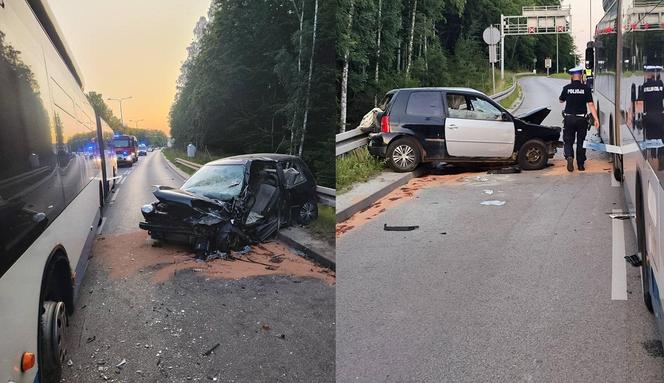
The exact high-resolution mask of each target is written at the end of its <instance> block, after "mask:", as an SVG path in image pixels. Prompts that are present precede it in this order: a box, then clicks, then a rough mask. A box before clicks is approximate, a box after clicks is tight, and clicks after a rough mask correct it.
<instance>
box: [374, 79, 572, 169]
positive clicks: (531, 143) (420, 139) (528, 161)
mask: <svg viewBox="0 0 664 383" xmlns="http://www.w3.org/2000/svg"><path fill="white" fill-rule="evenodd" d="M381 109H382V110H383V112H382V113H377V115H376V121H380V128H379V129H380V130H379V131H378V128H376V131H375V132H374V133H371V134H369V152H370V153H371V154H373V155H374V156H377V157H380V158H385V159H386V161H387V164H388V165H389V166H390V167H391V168H392V169H393V170H395V171H397V172H409V171H412V170H414V169H415V168H416V167H417V166H418V165H419V164H420V163H423V162H431V161H443V162H446V163H464V164H468V163H485V164H486V163H518V164H519V166H520V167H521V168H522V169H524V170H536V169H542V168H544V167H546V166H547V163H548V159H549V158H552V157H553V156H554V154H555V152H556V148H558V147H562V142H560V141H559V140H560V132H561V129H560V128H559V127H551V126H545V125H541V124H542V122H543V121H544V119H545V118H546V116H547V115H548V114H549V113H550V112H551V110H550V109H549V108H545V107H544V108H538V109H535V110H533V111H531V112H529V113H526V114H524V115H520V116H513V115H512V114H511V113H510V112H508V111H507V110H505V109H504V108H503V107H502V106H500V105H499V104H498V103H496V102H495V101H494V100H492V99H491V98H490V97H488V96H487V95H485V94H484V93H482V92H479V91H476V90H474V89H469V88H409V89H395V90H392V91H390V92H388V93H387V95H386V96H385V98H384V99H383V102H382V103H381Z"/></svg>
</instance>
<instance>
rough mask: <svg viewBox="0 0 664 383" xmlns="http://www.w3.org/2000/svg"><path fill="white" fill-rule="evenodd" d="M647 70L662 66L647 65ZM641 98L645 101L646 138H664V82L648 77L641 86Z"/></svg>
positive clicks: (644, 124)
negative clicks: (663, 117)
mask: <svg viewBox="0 0 664 383" xmlns="http://www.w3.org/2000/svg"><path fill="white" fill-rule="evenodd" d="M644 69H645V70H646V72H657V71H660V70H661V69H662V67H661V66H646V67H644ZM639 90H640V95H639V100H641V101H643V127H644V129H645V138H646V139H658V138H664V134H663V133H664V132H663V131H662V130H663V126H662V125H663V119H662V112H663V111H664V83H663V82H662V80H659V79H648V80H646V81H645V82H644V83H643V85H642V86H641V87H640V89H639Z"/></svg>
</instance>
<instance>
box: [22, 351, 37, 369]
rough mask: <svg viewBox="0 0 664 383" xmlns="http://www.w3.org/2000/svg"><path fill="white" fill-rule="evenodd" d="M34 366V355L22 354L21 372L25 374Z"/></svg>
mask: <svg viewBox="0 0 664 383" xmlns="http://www.w3.org/2000/svg"><path fill="white" fill-rule="evenodd" d="M34 366H35V354H33V353H31V352H24V353H23V355H22V356H21V372H26V371H28V370H29V369H31V368H32V367H34Z"/></svg>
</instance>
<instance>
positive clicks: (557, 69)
mask: <svg viewBox="0 0 664 383" xmlns="http://www.w3.org/2000/svg"><path fill="white" fill-rule="evenodd" d="M556 73H560V69H559V68H558V33H556Z"/></svg>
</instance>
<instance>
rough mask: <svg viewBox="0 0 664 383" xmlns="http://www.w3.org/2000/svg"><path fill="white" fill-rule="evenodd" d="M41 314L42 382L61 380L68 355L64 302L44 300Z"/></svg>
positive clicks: (40, 367)
mask: <svg viewBox="0 0 664 383" xmlns="http://www.w3.org/2000/svg"><path fill="white" fill-rule="evenodd" d="M43 309H44V313H43V314H42V316H41V334H40V335H41V339H40V343H41V348H40V352H41V355H40V363H41V365H40V366H39V370H40V372H41V375H42V380H41V381H42V382H45V383H50V382H60V378H61V375H62V365H63V364H64V362H65V358H66V356H67V349H66V347H65V335H66V332H65V329H66V327H67V313H66V310H65V304H64V302H54V301H46V302H44V306H43Z"/></svg>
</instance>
